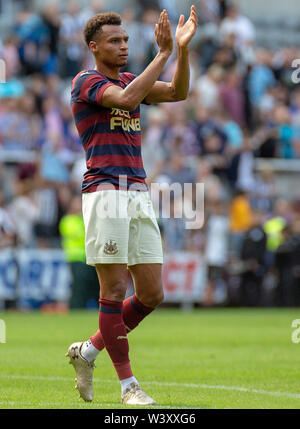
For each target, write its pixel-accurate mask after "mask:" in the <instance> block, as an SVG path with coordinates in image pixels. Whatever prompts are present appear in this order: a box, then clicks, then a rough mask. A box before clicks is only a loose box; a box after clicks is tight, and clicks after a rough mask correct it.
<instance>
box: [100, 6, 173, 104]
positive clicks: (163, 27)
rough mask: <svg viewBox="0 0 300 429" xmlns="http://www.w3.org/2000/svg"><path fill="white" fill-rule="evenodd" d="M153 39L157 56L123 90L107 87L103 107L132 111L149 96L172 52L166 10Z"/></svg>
mask: <svg viewBox="0 0 300 429" xmlns="http://www.w3.org/2000/svg"><path fill="white" fill-rule="evenodd" d="M155 38H156V42H157V44H158V47H159V52H158V54H157V56H156V57H155V58H154V60H153V61H152V62H151V63H150V64H149V66H148V67H147V68H146V69H145V70H144V72H143V73H141V74H140V75H139V76H138V77H137V78H136V79H134V81H132V82H131V83H130V84H129V85H128V86H127V87H126V88H125V89H122V88H119V87H118V86H116V85H114V86H110V87H108V88H107V89H106V90H105V91H104V93H103V97H102V105H103V106H104V107H112V108H113V107H116V108H119V109H123V110H128V111H133V110H135V109H136V108H137V106H138V105H139V104H141V102H142V101H143V100H144V99H145V97H146V96H147V95H148V94H149V91H150V90H151V88H152V87H153V85H154V83H155V82H156V80H157V79H158V77H159V76H160V74H161V73H162V71H163V68H164V66H165V64H166V62H167V60H168V58H169V56H170V55H171V53H172V50H173V38H172V32H171V24H170V21H169V18H168V14H167V11H166V10H164V11H163V12H162V13H161V14H160V18H159V22H158V24H156V27H155Z"/></svg>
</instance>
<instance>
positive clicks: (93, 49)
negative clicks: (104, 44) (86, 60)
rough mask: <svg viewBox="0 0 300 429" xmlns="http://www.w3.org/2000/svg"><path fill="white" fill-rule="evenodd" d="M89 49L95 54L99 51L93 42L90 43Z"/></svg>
mask: <svg viewBox="0 0 300 429" xmlns="http://www.w3.org/2000/svg"><path fill="white" fill-rule="evenodd" d="M89 48H90V51H92V52H95V51H96V50H97V43H96V42H94V41H93V40H91V41H90V43H89Z"/></svg>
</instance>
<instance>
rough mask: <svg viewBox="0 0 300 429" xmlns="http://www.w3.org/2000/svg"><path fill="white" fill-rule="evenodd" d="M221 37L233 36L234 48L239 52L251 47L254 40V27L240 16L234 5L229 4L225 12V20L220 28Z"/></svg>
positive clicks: (247, 19) (245, 18) (244, 17)
mask: <svg viewBox="0 0 300 429" xmlns="http://www.w3.org/2000/svg"><path fill="white" fill-rule="evenodd" d="M220 34H221V37H227V36H228V35H230V34H234V35H235V38H236V46H237V47H238V49H239V50H240V51H242V50H243V49H245V48H247V46H248V45H252V44H253V43H254V40H255V27H254V25H253V24H252V22H251V21H250V19H249V18H247V17H246V16H244V15H242V14H241V13H240V11H239V8H238V6H237V5H235V4H233V3H232V4H231V5H230V6H229V7H228V8H227V11H226V15H225V18H224V19H223V21H222V23H221V26H220Z"/></svg>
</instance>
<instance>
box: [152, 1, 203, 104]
mask: <svg viewBox="0 0 300 429" xmlns="http://www.w3.org/2000/svg"><path fill="white" fill-rule="evenodd" d="M197 26H198V17H197V13H196V8H195V6H192V7H191V15H190V17H189V19H188V20H187V22H186V23H184V15H181V16H180V18H179V22H178V26H177V30H176V36H175V38H176V42H177V50H178V58H177V67H176V70H175V73H174V76H173V79H172V82H160V81H158V82H156V83H155V84H154V85H153V87H152V89H151V91H150V92H149V94H148V95H147V97H146V99H145V101H146V102H147V103H148V104H156V103H163V102H174V101H181V100H185V99H186V97H187V96H188V91H189V85H190V67H189V51H188V45H189V43H190V41H191V40H192V38H193V36H194V34H195V33H196V29H197Z"/></svg>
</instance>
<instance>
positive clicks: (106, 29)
mask: <svg viewBox="0 0 300 429" xmlns="http://www.w3.org/2000/svg"><path fill="white" fill-rule="evenodd" d="M91 49H92V48H91ZM92 52H93V53H94V55H95V56H96V58H97V59H99V60H100V61H102V62H103V63H105V64H107V65H110V66H113V67H123V66H125V65H126V64H127V60H128V34H127V33H126V31H125V30H124V29H123V28H122V27H121V26H120V25H104V26H103V27H102V32H101V33H100V34H99V35H98V36H97V38H96V39H95V46H94V49H92Z"/></svg>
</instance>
